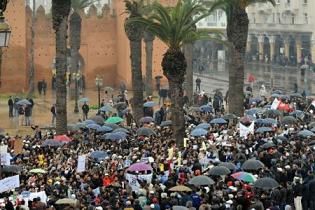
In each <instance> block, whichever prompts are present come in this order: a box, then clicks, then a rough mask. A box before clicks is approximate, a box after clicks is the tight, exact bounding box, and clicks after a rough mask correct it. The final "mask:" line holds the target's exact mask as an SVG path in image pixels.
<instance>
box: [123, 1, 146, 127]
mask: <svg viewBox="0 0 315 210" xmlns="http://www.w3.org/2000/svg"><path fill="white" fill-rule="evenodd" d="M125 7H126V13H127V14H128V17H127V18H126V20H125V32H126V35H127V37H128V39H129V42H130V60H131V77H132V78H131V80H132V81H131V82H132V90H133V99H132V101H131V106H132V111H133V115H134V118H135V120H136V122H137V123H139V120H140V119H141V117H142V116H143V81H142V70H141V51H142V43H141V42H142V38H143V27H142V26H140V25H137V24H134V23H133V22H130V21H128V20H130V19H132V18H135V17H141V15H142V13H141V12H142V10H143V8H144V4H143V0H139V1H137V0H125Z"/></svg>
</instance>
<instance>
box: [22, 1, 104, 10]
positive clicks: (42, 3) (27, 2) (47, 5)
mask: <svg viewBox="0 0 315 210" xmlns="http://www.w3.org/2000/svg"><path fill="white" fill-rule="evenodd" d="M95 1H96V3H95V5H98V3H100V4H101V5H103V4H105V3H108V1H109V0H95ZM26 4H28V5H30V7H31V8H33V0H26ZM35 5H36V8H38V7H39V6H40V5H43V6H44V7H45V9H48V10H49V9H50V7H51V0H35Z"/></svg>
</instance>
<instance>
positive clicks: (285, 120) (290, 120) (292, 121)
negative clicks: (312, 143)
mask: <svg viewBox="0 0 315 210" xmlns="http://www.w3.org/2000/svg"><path fill="white" fill-rule="evenodd" d="M296 121H297V120H296V119H295V118H294V117H293V116H285V117H284V118H283V119H282V124H287V125H292V124H295V123H296Z"/></svg>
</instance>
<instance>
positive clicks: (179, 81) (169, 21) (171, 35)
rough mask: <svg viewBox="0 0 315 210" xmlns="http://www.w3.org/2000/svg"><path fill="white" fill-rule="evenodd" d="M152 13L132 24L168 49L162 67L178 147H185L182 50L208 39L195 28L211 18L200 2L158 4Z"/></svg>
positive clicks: (183, 64)
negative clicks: (142, 28) (173, 5)
mask: <svg viewBox="0 0 315 210" xmlns="http://www.w3.org/2000/svg"><path fill="white" fill-rule="evenodd" d="M152 9H153V14H152V15H150V16H148V17H135V18H133V19H131V20H130V21H131V22H133V23H136V24H139V25H143V26H144V27H145V29H146V30H147V31H150V32H151V33H152V34H154V35H155V36H156V37H158V38H159V39H160V40H161V41H162V42H164V43H165V44H166V45H167V47H168V49H167V51H166V53H165V54H164V55H163V60H162V64H161V65H162V69H163V74H164V75H165V77H166V78H167V79H168V82H169V90H170V95H171V103H172V105H171V118H172V121H173V135H174V138H175V139H176V143H177V144H178V145H182V144H183V138H184V136H185V118H184V109H183V87H182V86H183V82H184V80H185V74H186V67H187V64H186V59H185V55H184V53H183V51H182V47H183V45H184V44H187V43H192V42H193V41H196V40H198V39H200V38H203V37H204V36H205V33H204V32H203V31H197V30H196V27H195V25H196V23H197V22H198V21H199V20H201V19H202V18H204V17H206V16H208V14H207V13H206V12H205V10H204V8H203V6H202V4H201V3H200V2H199V1H198V0H179V1H178V2H177V4H176V5H175V7H164V6H163V5H161V4H160V3H158V2H156V3H154V4H153V5H152ZM192 17H195V18H194V19H193V18H192Z"/></svg>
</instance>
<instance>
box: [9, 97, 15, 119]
mask: <svg viewBox="0 0 315 210" xmlns="http://www.w3.org/2000/svg"><path fill="white" fill-rule="evenodd" d="M8 106H9V117H13V106H14V102H13V99H12V96H10V97H9V100H8Z"/></svg>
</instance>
